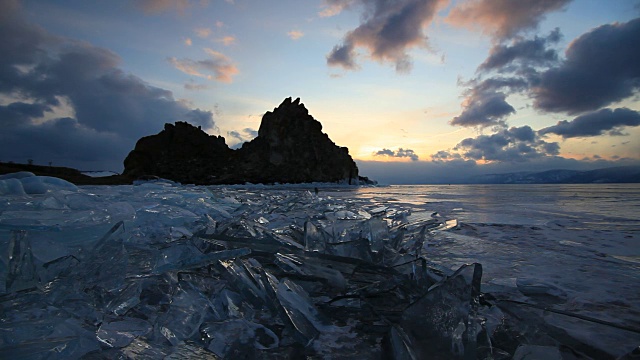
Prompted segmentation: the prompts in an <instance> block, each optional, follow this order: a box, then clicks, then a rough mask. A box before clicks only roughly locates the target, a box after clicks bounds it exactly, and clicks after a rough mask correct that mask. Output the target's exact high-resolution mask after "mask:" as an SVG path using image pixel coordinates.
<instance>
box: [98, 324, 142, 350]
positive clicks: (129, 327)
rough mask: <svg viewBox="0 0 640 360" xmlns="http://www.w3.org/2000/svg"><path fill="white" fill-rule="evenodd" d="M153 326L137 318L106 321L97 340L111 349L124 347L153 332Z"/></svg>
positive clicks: (99, 331) (99, 329) (101, 326)
mask: <svg viewBox="0 0 640 360" xmlns="http://www.w3.org/2000/svg"><path fill="white" fill-rule="evenodd" d="M151 328H152V326H151V324H149V323H148V322H147V321H145V320H142V319H137V318H126V317H123V318H117V319H110V320H105V321H104V322H103V323H102V324H101V325H100V328H98V331H97V333H96V337H97V339H98V340H99V341H100V342H101V343H103V344H105V345H107V346H109V347H118V348H120V347H124V346H127V345H129V344H130V343H131V342H132V341H133V340H134V339H135V338H136V337H138V336H142V335H145V334H147V333H148V332H149V331H151Z"/></svg>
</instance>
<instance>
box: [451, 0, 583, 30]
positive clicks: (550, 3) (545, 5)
mask: <svg viewBox="0 0 640 360" xmlns="http://www.w3.org/2000/svg"><path fill="white" fill-rule="evenodd" d="M569 2H571V0H545V1H540V0H517V1H513V0H470V1H468V2H464V3H460V4H459V5H457V6H456V7H454V8H453V9H452V10H451V12H450V13H449V16H448V17H447V18H446V21H447V22H448V23H450V24H452V25H454V26H459V27H466V28H470V29H474V30H475V29H478V28H479V29H481V30H482V31H483V32H484V33H486V34H489V35H491V36H493V37H495V38H497V39H508V38H511V37H513V36H514V35H516V34H517V33H518V32H520V31H522V30H528V29H535V28H536V27H537V26H538V23H539V22H540V21H542V19H544V17H545V15H546V14H547V13H549V12H552V11H556V10H560V9H561V8H562V7H564V6H565V5H567V4H568V3H569Z"/></svg>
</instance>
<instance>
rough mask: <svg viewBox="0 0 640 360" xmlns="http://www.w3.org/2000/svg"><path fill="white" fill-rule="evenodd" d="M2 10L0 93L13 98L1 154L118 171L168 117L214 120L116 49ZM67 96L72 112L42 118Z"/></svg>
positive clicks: (0, 113) (0, 119) (2, 120)
mask: <svg viewBox="0 0 640 360" xmlns="http://www.w3.org/2000/svg"><path fill="white" fill-rule="evenodd" d="M3 10H4V11H3V12H2V15H0V53H2V54H3V56H2V57H0V96H1V97H3V98H4V99H5V102H7V101H8V103H6V104H5V105H3V106H2V107H0V126H1V127H2V131H0V153H1V154H2V156H3V158H4V159H3V160H5V159H15V160H16V161H25V159H26V158H27V157H28V158H33V159H34V160H36V161H42V162H48V161H54V162H56V163H60V164H62V162H63V161H66V162H65V165H67V166H81V167H83V168H85V169H86V168H94V169H95V168H101V167H102V166H108V167H109V168H108V169H110V170H119V169H121V167H122V161H123V160H124V157H125V156H126V154H127V153H128V152H129V151H130V150H131V149H133V146H134V145H135V142H136V141H137V140H138V139H139V138H140V137H142V136H145V135H149V134H152V133H155V132H157V131H159V130H161V129H162V126H163V124H164V123H166V122H175V121H178V120H189V121H193V122H196V123H198V124H200V125H203V126H206V127H211V126H213V125H214V121H213V115H212V113H211V112H209V111H203V110H199V109H195V110H194V109H190V108H189V107H187V106H186V105H185V104H183V103H182V102H180V101H176V100H175V99H174V97H173V94H172V93H171V92H170V91H168V90H165V89H161V88H157V87H154V86H150V85H149V84H147V83H145V82H144V81H143V80H142V79H140V78H138V77H136V76H135V75H132V74H128V73H125V72H124V71H123V70H122V69H120V68H119V66H120V63H121V60H120V58H119V57H118V55H116V54H115V53H113V52H111V51H109V50H107V49H104V48H99V47H95V46H92V45H90V44H88V43H86V42H79V41H74V40H71V39H65V38H61V37H56V36H54V35H51V34H49V33H47V32H46V31H45V30H43V29H41V28H39V27H37V26H34V25H31V24H29V23H27V22H25V21H24V19H23V18H22V16H21V14H20V11H19V9H18V8H13V9H10V11H9V12H7V8H6V7H5V8H4V9H3ZM7 99H10V100H7ZM13 99H17V100H13ZM62 102H64V103H65V104H68V106H69V107H71V108H72V111H70V112H71V113H73V114H74V115H73V117H58V118H53V119H49V120H47V119H43V115H45V114H49V115H51V114H54V111H55V109H56V107H59V106H61V105H62ZM38 157H41V159H39V158H38Z"/></svg>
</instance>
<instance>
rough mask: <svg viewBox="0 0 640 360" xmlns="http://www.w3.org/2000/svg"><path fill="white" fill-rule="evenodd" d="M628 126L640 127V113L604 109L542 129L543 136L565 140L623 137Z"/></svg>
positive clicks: (623, 109) (627, 110) (628, 110)
mask: <svg viewBox="0 0 640 360" xmlns="http://www.w3.org/2000/svg"><path fill="white" fill-rule="evenodd" d="M626 126H640V113H639V112H637V111H634V110H630V109H627V108H619V109H615V110H611V109H602V110H600V111H595V112H591V113H588V114H584V115H580V116H578V117H576V118H575V119H573V120H571V121H567V120H562V121H559V122H558V123H557V124H556V125H553V126H549V127H546V128H544V129H541V130H540V131H539V133H540V134H541V135H546V134H556V135H560V136H562V137H563V138H565V139H566V138H574V137H590V136H599V135H603V134H607V133H608V134H609V135H623V134H622V132H621V129H622V128H624V127H626Z"/></svg>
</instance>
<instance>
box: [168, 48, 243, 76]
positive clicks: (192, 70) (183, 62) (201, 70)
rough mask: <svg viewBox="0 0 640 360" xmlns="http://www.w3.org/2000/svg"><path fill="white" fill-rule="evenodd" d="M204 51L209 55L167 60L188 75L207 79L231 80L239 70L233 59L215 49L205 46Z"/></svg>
mask: <svg viewBox="0 0 640 360" xmlns="http://www.w3.org/2000/svg"><path fill="white" fill-rule="evenodd" d="M204 51H205V52H206V53H207V54H208V55H209V58H208V59H204V60H192V59H177V58H175V57H170V58H168V59H167V61H169V63H170V64H171V65H173V66H174V67H175V68H176V69H178V70H180V71H182V72H183V73H185V74H188V75H192V76H197V77H202V78H205V79H208V80H213V79H215V80H217V81H220V82H224V83H231V82H233V76H234V75H236V74H238V73H239V72H240V71H239V70H238V68H237V67H236V65H235V64H234V63H233V61H232V60H231V59H230V58H229V57H227V56H226V55H224V54H222V53H220V52H217V51H215V50H212V49H209V48H205V49H204Z"/></svg>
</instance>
